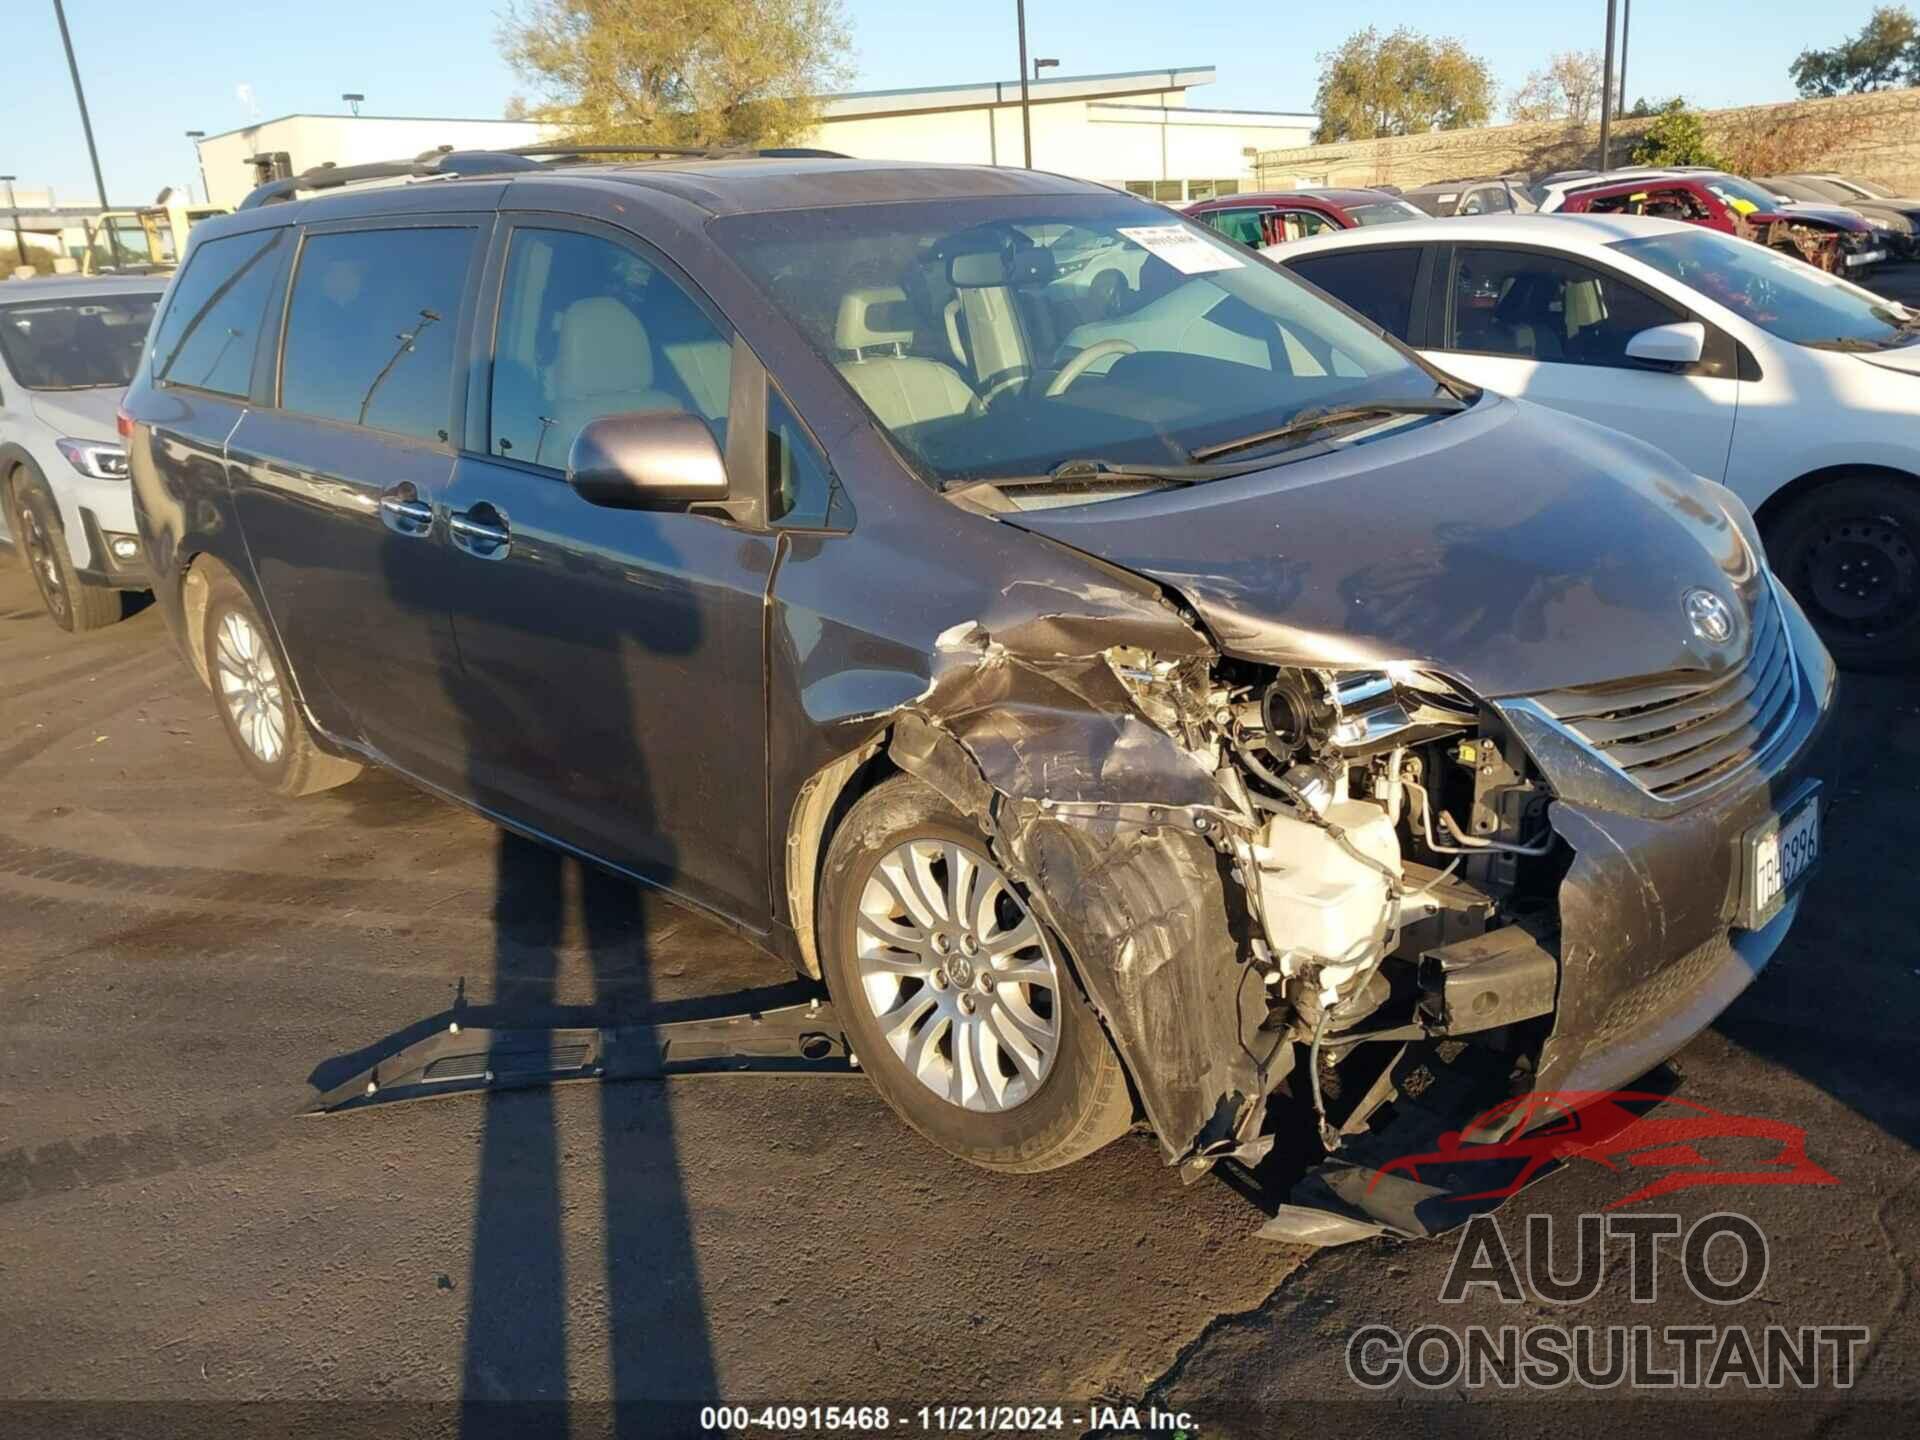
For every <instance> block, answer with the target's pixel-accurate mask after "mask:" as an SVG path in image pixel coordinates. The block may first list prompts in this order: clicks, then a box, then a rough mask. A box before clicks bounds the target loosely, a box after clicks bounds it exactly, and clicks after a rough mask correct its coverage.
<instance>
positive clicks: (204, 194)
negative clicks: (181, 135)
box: [187, 130, 213, 205]
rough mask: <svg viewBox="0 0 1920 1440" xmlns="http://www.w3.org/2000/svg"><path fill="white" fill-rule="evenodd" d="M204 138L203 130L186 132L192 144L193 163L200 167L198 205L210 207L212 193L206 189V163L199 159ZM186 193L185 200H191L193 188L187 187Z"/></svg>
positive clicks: (205, 133) (205, 135)
mask: <svg viewBox="0 0 1920 1440" xmlns="http://www.w3.org/2000/svg"><path fill="white" fill-rule="evenodd" d="M206 138H207V132H206V131H204V130H189V131H187V139H189V140H191V141H192V142H193V163H194V164H196V165H198V166H199V167H200V203H201V204H202V205H211V204H212V203H213V192H212V191H211V190H209V189H207V162H206V161H205V160H202V159H201V158H200V142H201V141H202V140H204V139H206ZM187 192H188V193H187V198H188V199H189V200H191V199H192V198H193V193H192V192H193V187H192V186H191V185H189V186H188V187H187Z"/></svg>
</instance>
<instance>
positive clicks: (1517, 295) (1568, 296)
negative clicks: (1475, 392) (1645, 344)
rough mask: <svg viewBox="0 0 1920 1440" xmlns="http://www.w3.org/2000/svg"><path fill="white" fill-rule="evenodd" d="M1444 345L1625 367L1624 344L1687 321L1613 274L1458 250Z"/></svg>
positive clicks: (1523, 256) (1520, 253)
mask: <svg viewBox="0 0 1920 1440" xmlns="http://www.w3.org/2000/svg"><path fill="white" fill-rule="evenodd" d="M1449 310H1450V316H1449V321H1448V326H1447V346H1446V348H1447V349H1449V350H1470V351H1474V352H1477V353H1479V354H1482V355H1510V356H1513V357H1515V358H1517V359H1522V360H1544V361H1548V362H1552V363H1562V364H1572V365H1629V364H1631V363H1632V362H1630V361H1629V360H1628V359H1627V342H1628V341H1629V340H1631V339H1632V338H1633V337H1634V336H1635V335H1638V334H1639V333H1640V332H1641V331H1642V330H1647V329H1651V328H1652V327H1654V326H1656V325H1673V324H1677V323H1679V322H1681V321H1684V320H1685V319H1686V318H1687V317H1686V316H1685V315H1684V314H1682V313H1681V312H1679V311H1678V310H1675V309H1673V308H1672V307H1671V306H1669V305H1667V304H1666V303H1665V302H1663V301H1660V300H1656V299H1655V298H1654V297H1653V296H1651V295H1649V294H1647V293H1646V291H1644V290H1641V289H1638V288H1636V287H1635V286H1632V285H1629V284H1627V283H1626V282H1625V281H1623V280H1620V279H1618V278H1617V277H1615V276H1612V275H1609V274H1606V273H1604V272H1602V271H1599V270H1595V269H1593V268H1591V267H1590V266H1586V265H1582V264H1580V263H1578V262H1577V261H1573V260H1567V259H1563V258H1561V257H1560V256H1557V255H1540V254H1535V253H1531V252H1528V251H1524V250H1496V249H1475V248H1467V247H1463V248H1462V249H1460V250H1459V251H1458V252H1457V253H1456V258H1455V265H1454V274H1453V303H1452V305H1451V306H1450V307H1449Z"/></svg>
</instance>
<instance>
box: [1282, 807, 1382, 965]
mask: <svg viewBox="0 0 1920 1440" xmlns="http://www.w3.org/2000/svg"><path fill="white" fill-rule="evenodd" d="M1326 818H1327V821H1328V823H1329V824H1332V825H1337V826H1339V827H1340V829H1341V830H1343V831H1344V832H1345V833H1346V839H1347V843H1348V844H1350V845H1352V846H1353V848H1354V849H1356V850H1358V851H1359V852H1360V853H1361V854H1362V855H1367V856H1370V857H1371V858H1373V859H1374V860H1377V861H1378V862H1379V863H1380V864H1382V865H1384V866H1386V867H1387V869H1388V870H1390V871H1392V872H1393V874H1394V875H1396V876H1398V875H1399V874H1400V873H1401V871H1400V839H1399V837H1398V836H1397V835H1395V834H1394V831H1393V821H1392V820H1390V819H1389V818H1388V817H1387V812H1386V810H1385V809H1384V808H1383V807H1381V806H1379V805H1376V804H1373V803H1372V802H1370V801H1366V800H1340V801H1336V802H1334V803H1333V804H1332V805H1330V806H1328V807H1327V811H1326ZM1253 860H1254V866H1255V869H1256V870H1257V871H1258V872H1259V882H1260V910H1261V915H1262V918H1263V919H1264V921H1265V923H1266V930H1267V943H1268V944H1269V945H1270V946H1272V947H1273V949H1274V951H1275V953H1276V954H1284V953H1285V952H1288V951H1293V952H1301V951H1305V952H1307V953H1308V954H1309V955H1311V956H1313V957H1314V958H1315V959H1316V960H1319V961H1320V962H1322V963H1323V964H1326V965H1328V966H1329V967H1330V971H1332V972H1337V971H1338V970H1339V969H1340V968H1341V962H1347V963H1349V964H1353V965H1355V966H1358V964H1360V963H1361V962H1363V961H1365V960H1366V959H1368V958H1369V957H1368V955H1367V950H1368V947H1369V944H1370V942H1371V941H1372V940H1373V937H1374V936H1375V935H1376V934H1377V933H1378V932H1379V929H1380V926H1381V923H1382V921H1383V920H1384V919H1385V918H1387V917H1386V907H1387V880H1386V877H1385V876H1384V875H1382V874H1381V873H1380V872H1379V871H1378V870H1375V869H1374V868H1373V867H1372V866H1370V865H1366V864H1363V863H1362V862H1361V861H1359V860H1357V859H1355V858H1354V857H1353V856H1352V855H1349V854H1348V853H1347V852H1346V851H1345V850H1344V849H1342V848H1341V846H1340V843H1339V841H1337V840H1335V839H1334V838H1333V836H1331V835H1329V834H1328V833H1327V832H1326V831H1325V830H1324V829H1322V828H1321V827H1320V826H1318V825H1313V824H1309V823H1308V822H1307V821H1305V820H1295V819H1293V818H1292V817H1290V816H1286V815H1275V816H1273V817H1272V818H1271V819H1270V820H1269V821H1268V822H1267V827H1266V829H1265V831H1264V832H1263V833H1262V835H1261V838H1260V840H1259V841H1258V842H1257V843H1256V844H1255V845H1254V846H1253ZM1322 978H1323V980H1324V981H1325V982H1328V983H1332V984H1336V985H1337V984H1338V983H1339V982H1340V976H1339V975H1338V974H1337V973H1326V974H1323V977H1322Z"/></svg>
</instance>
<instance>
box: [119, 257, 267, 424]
mask: <svg viewBox="0 0 1920 1440" xmlns="http://www.w3.org/2000/svg"><path fill="white" fill-rule="evenodd" d="M286 233H287V232H286V231H284V230H270V231H268V232H267V233H265V234H259V233H255V234H251V235H230V236H228V237H227V238H226V239H224V240H209V241H207V242H206V244H204V245H202V246H201V247H200V248H199V249H198V250H196V251H194V252H193V258H192V259H191V260H190V261H188V262H187V268H186V272H185V273H184V274H183V275H181V276H180V278H179V280H177V281H176V282H175V283H174V287H173V298H172V299H170V300H169V301H168V302H167V308H166V311H165V313H163V314H162V315H161V317H160V324H159V326H158V327H157V328H156V329H155V330H154V333H153V343H152V352H153V374H154V378H155V379H157V380H159V381H160V382H161V383H162V384H167V385H190V386H192V387H194V388H195V389H197V390H211V391H213V392H214V393H215V394H219V395H245V394H246V393H247V389H248V386H249V384H250V382H251V380H252V377H253V353H254V347H255V346H256V345H257V344H258V343H259V339H260V326H261V321H262V319H263V318H264V317H265V315H266V310H267V295H268V293H269V292H270V291H271V290H272V289H273V281H274V274H275V272H276V270H277V269H278V258H279V256H280V254H281V253H282V252H281V250H280V242H281V240H282V239H283V238H284V237H285V235H286Z"/></svg>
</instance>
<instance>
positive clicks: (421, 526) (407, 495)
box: [380, 484, 433, 536]
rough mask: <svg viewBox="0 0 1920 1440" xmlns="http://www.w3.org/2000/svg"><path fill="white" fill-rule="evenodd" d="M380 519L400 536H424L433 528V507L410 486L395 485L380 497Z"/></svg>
mask: <svg viewBox="0 0 1920 1440" xmlns="http://www.w3.org/2000/svg"><path fill="white" fill-rule="evenodd" d="M380 518H381V519H382V520H384V521H385V522H386V524H387V528H388V529H389V530H393V531H396V532H398V533H399V534H401V535H414V536H419V535H425V534H426V533H427V532H428V531H429V530H431V529H432V528H433V506H432V505H430V504H428V503H427V502H426V501H425V500H422V499H421V498H420V496H419V492H418V491H416V490H415V489H414V488H413V486H412V485H411V484H401V485H396V486H394V488H393V489H391V490H389V491H387V493H386V494H384V495H382V496H381V497H380Z"/></svg>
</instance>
